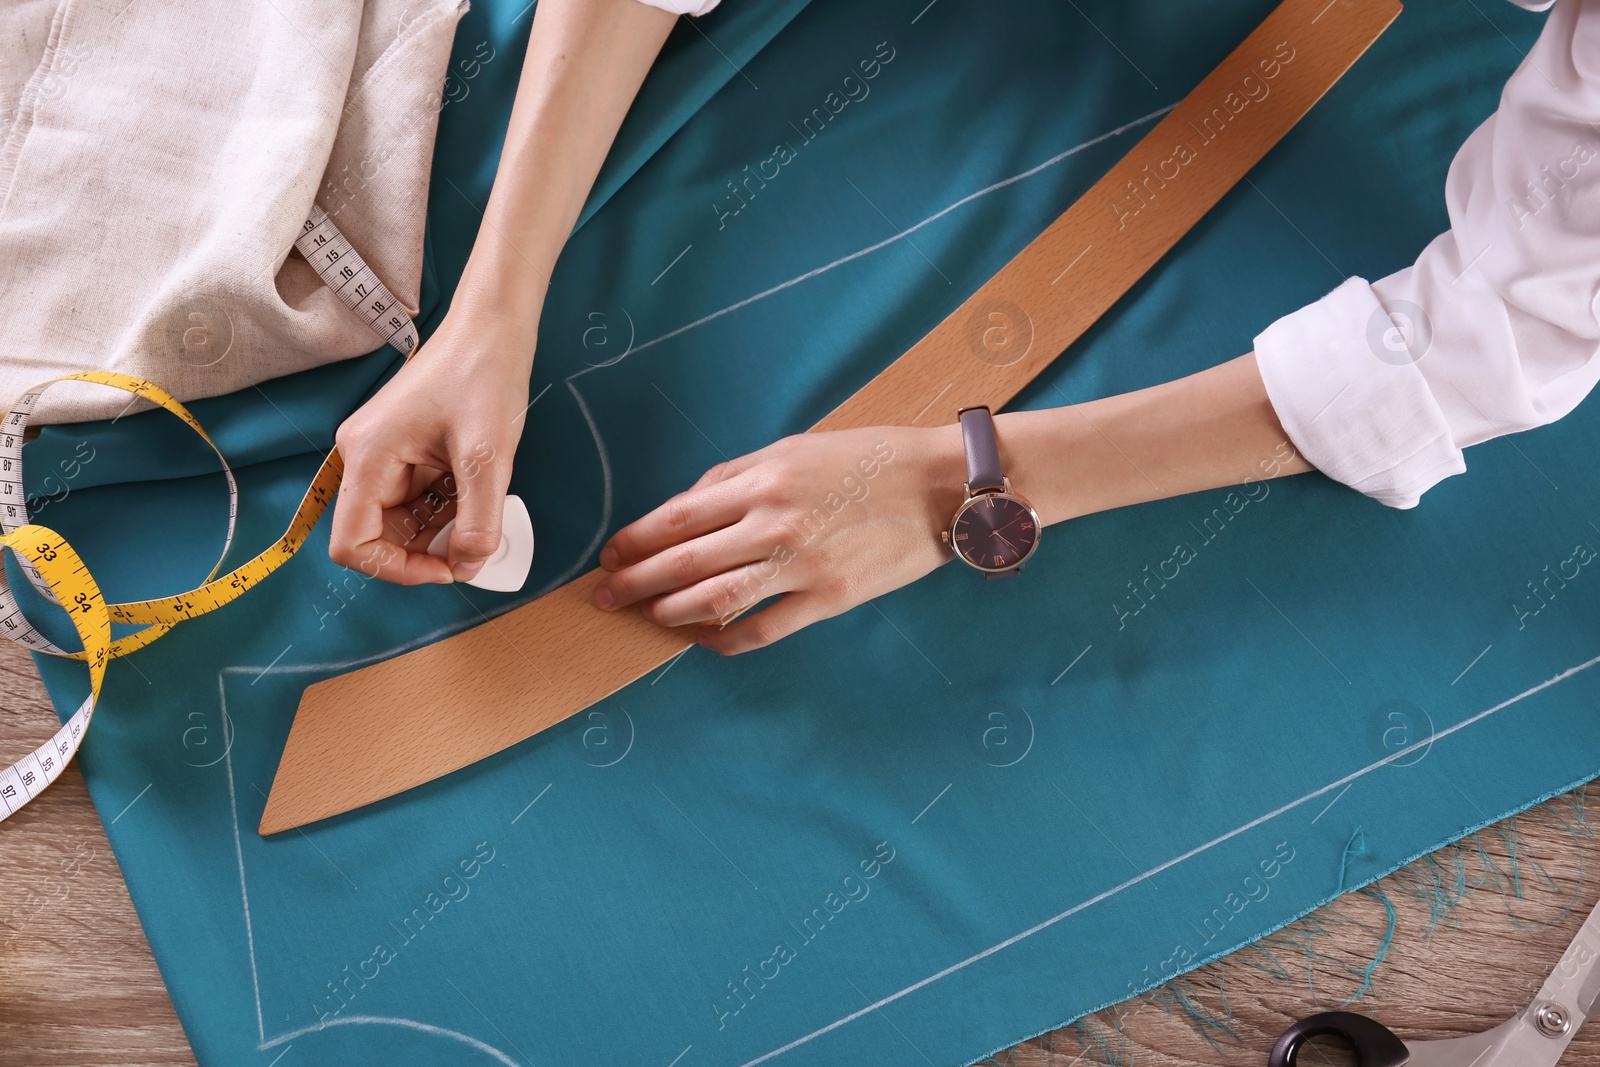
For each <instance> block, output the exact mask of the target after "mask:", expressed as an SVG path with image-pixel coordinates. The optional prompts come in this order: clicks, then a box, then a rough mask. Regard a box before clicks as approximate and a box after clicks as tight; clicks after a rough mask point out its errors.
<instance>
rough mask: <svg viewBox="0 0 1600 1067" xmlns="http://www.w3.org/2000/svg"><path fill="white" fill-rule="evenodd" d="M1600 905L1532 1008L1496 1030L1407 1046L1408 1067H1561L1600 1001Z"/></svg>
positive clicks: (1583, 926) (1574, 940)
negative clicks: (1569, 1045) (1570, 1044)
mask: <svg viewBox="0 0 1600 1067" xmlns="http://www.w3.org/2000/svg"><path fill="white" fill-rule="evenodd" d="M1597 960H1600V904H1597V905H1595V908H1594V910H1593V911H1591V912H1589V917H1588V918H1587V919H1585V920H1584V921H1583V925H1582V926H1581V927H1579V928H1578V934H1577V936H1576V937H1574V938H1573V939H1572V943H1571V944H1569V945H1568V946H1567V950H1566V951H1565V952H1563V953H1562V954H1561V960H1560V961H1559V962H1558V963H1557V964H1556V966H1555V970H1553V971H1551V972H1550V976H1549V977H1548V978H1546V979H1545V980H1544V984H1543V985H1542V986H1540V987H1539V995H1538V996H1536V997H1534V998H1533V1002H1532V1003H1531V1004H1529V1005H1528V1006H1527V1007H1526V1008H1523V1009H1522V1010H1521V1011H1519V1012H1517V1014H1516V1015H1513V1016H1512V1017H1511V1018H1509V1019H1507V1020H1506V1021H1505V1022H1503V1023H1501V1024H1500V1025H1499V1026H1496V1027H1495V1028H1494V1029H1492V1030H1485V1031H1484V1032H1483V1033H1481V1034H1472V1035H1470V1036H1467V1037H1453V1038H1449V1039H1448V1040H1444V1041H1407V1042H1406V1049H1407V1051H1409V1052H1410V1054H1411V1056H1410V1058H1409V1059H1408V1060H1407V1061H1406V1067H1555V1064H1556V1063H1557V1062H1559V1061H1560V1059H1561V1055H1562V1053H1564V1052H1566V1050H1567V1043H1568V1042H1570V1041H1571V1040H1572V1035H1573V1034H1575V1033H1577V1032H1578V1027H1580V1026H1582V1025H1583V1024H1584V1023H1585V1022H1587V1021H1588V1019H1589V1015H1590V1013H1591V1012H1592V1011H1593V1009H1594V1005H1595V1000H1596V998H1597V997H1600V969H1597V968H1596V966H1595V963H1596V961H1597Z"/></svg>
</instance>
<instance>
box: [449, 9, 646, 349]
mask: <svg viewBox="0 0 1600 1067" xmlns="http://www.w3.org/2000/svg"><path fill="white" fill-rule="evenodd" d="M675 19H676V16H674V15H672V14H670V13H668V12H665V11H662V10H660V9H658V8H655V7H651V6H648V5H646V4H641V3H639V2H638V0H540V2H539V4H538V6H537V7H536V8H535V9H534V16H533V29H532V31H531V34H530V36H529V41H528V54H527V58H526V60H525V61H524V63H523V74H522V80H521V82H520V83H519V84H518V86H517V96H516V102H515V104H514V105H513V107H512V110H511V121H510V125H509V126H508V127H507V130H506V140H505V149H504V151H503V153H502V155H501V157H500V164H499V167H498V169H497V170H496V171H495V182H494V191H493V192H492V193H491V194H490V196H489V203H488V205H487V207H486V208H485V209H484V213H483V225H482V227H481V228H480V230H479V231H478V237H477V240H476V242H475V243H474V245H473V247H472V254H471V256H470V258H469V259H468V261H467V266H466V269H465V271H464V272H463V274H462V278H461V284H460V287H459V289H458V290H457V294H456V298H455V302H456V303H457V304H462V303H465V304H467V305H468V307H470V308H473V309H481V310H483V311H485V312H486V313H489V314H493V315H497V316H511V317H514V318H516V319H517V320H518V324H519V325H520V326H522V327H523V328H525V329H527V330H528V331H529V332H530V334H531V333H532V332H533V331H534V330H535V329H536V328H537V325H538V321H539V310H540V307H541V306H542V304H543V300H544V293H545V289H546V287H547V286H548V285H549V281H550V273H551V271H552V270H553V269H554V267H555V262H556V259H557V257H558V256H559V255H560V254H561V248H562V246H563V245H564V244H565V243H566V240H567V237H568V235H569V234H571V232H572V228H573V226H574V225H576V223H577V219H578V214H579V212H580V211H582V209H583V203H584V200H585V199H586V198H587V197H588V195H589V190H590V187H591V186H592V185H593V184H594V180H595V176H596V175H597V174H598V173H599V171H600V165H601V163H602V162H604V160H605V157H606V153H607V151H609V150H610V147H611V142H612V140H613V139H614V138H615V136H616V133H617V130H618V128H619V127H620V126H621V125H622V119H623V116H624V115H626V114H627V111H628V107H629V105H630V104H631V103H632V102H633V98H634V96H635V95H636V94H637V92H638V89H639V86H640V84H641V83H642V82H643V81H644V77H645V74H646V73H647V72H648V71H649V69H650V64H651V63H652V62H653V61H654V59H655V57H656V54H657V53H658V52H659V51H660V50H661V46H662V44H663V43H664V42H665V41H666V39H667V34H668V33H669V32H671V30H672V26H673V23H674V21H675ZM529 355H530V356H531V352H530V353H529Z"/></svg>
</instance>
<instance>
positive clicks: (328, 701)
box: [260, 0, 1400, 834]
mask: <svg viewBox="0 0 1600 1067" xmlns="http://www.w3.org/2000/svg"><path fill="white" fill-rule="evenodd" d="M1399 13H1400V4H1399V3H1398V2H1397V0H1284V3H1282V4H1281V5H1279V7H1278V8H1276V9H1275V10H1274V11H1273V12H1272V14H1271V15H1269V16H1268V17H1267V19H1266V21H1264V22H1263V23H1262V24H1261V25H1260V26H1259V27H1257V28H1256V30H1255V31H1254V32H1253V33H1251V34H1250V36H1249V37H1248V38H1246V39H1245V41H1244V43H1243V44H1241V45H1240V46H1239V47H1238V48H1237V49H1235V50H1234V51H1233V52H1232V53H1231V54H1230V55H1229V56H1228V57H1227V58H1226V59H1225V60H1223V62H1222V64H1221V65H1220V66H1218V67H1217V69H1216V70H1214V71H1213V72H1212V73H1211V74H1210V75H1208V76H1207V77H1206V79H1205V80H1204V81H1202V82H1201V83H1200V84H1199V85H1198V86H1196V87H1195V89H1194V90H1193V91H1192V92H1190V93H1189V95H1188V96H1186V97H1185V98H1184V99H1183V100H1182V101H1181V102H1180V103H1179V104H1178V105H1177V106H1176V107H1174V108H1173V109H1172V110H1171V111H1170V112H1169V113H1168V114H1167V115H1166V117H1165V118H1163V119H1162V120H1161V122H1160V123H1158V124H1157V125H1156V126H1155V127H1154V128H1153V129H1152V130H1151V131H1150V132H1149V133H1148V134H1146V135H1145V137H1144V138H1142V139H1141V140H1140V141H1139V143H1138V144H1136V145H1135V146H1134V147H1133V148H1132V150H1130V151H1129V152H1128V154H1127V155H1126V156H1124V157H1123V158H1122V160H1121V161H1120V162H1118V163H1117V164H1116V165H1115V166H1114V167H1112V168H1111V170H1110V172H1108V173H1107V174H1106V175H1105V177H1103V178H1101V179H1100V180H1099V181H1098V182H1096V183H1095V185H1094V186H1093V187H1092V188H1090V189H1089V191H1088V192H1086V193H1085V194H1084V195H1083V196H1082V197H1081V198H1080V199H1079V200H1078V202H1077V203H1075V204H1074V205H1073V206H1072V207H1071V208H1070V209H1068V210H1067V212H1066V213H1065V214H1064V215H1062V216H1061V217H1060V218H1059V219H1057V220H1056V221H1055V222H1054V223H1052V224H1051V226H1050V227H1049V228H1048V229H1047V230H1045V232H1044V233H1043V234H1041V235H1040V236H1039V237H1038V238H1037V239H1035V240H1034V241H1033V242H1032V243H1031V244H1029V245H1028V246H1027V247H1026V248H1024V249H1023V250H1022V251H1021V252H1020V253H1018V254H1017V256H1016V258H1014V259H1013V260H1012V261H1011V262H1010V263H1008V264H1006V266H1005V267H1004V268H1003V269H1001V271H1000V272H999V273H998V274H996V275H995V276H994V277H993V278H992V279H990V280H989V281H988V282H987V283H985V284H984V285H983V286H982V287H981V288H980V289H979V290H978V291H977V292H976V293H974V294H973V295H972V296H971V297H970V298H968V299H967V300H966V302H965V303H963V304H962V305H961V306H960V307H958V308H957V309H956V310H955V311H953V312H951V313H950V315H949V316H948V317H947V318H946V319H945V320H944V321H943V322H941V323H940V324H939V325H938V326H937V327H935V328H934V330H933V331H932V332H931V333H929V334H928V335H927V336H926V337H924V338H923V339H922V340H921V341H919V342H918V343H917V344H916V345H914V346H913V347H912V348H911V350H910V351H908V352H907V353H906V354H905V355H903V356H901V357H900V358H899V359H897V360H896V361H895V362H894V363H892V364H890V366H889V367H888V368H887V369H885V370H884V371H883V372H882V373H881V374H879V375H878V376H877V377H875V378H873V379H872V380H871V381H870V382H868V383H867V384H866V385H865V386H863V387H862V389H861V390H860V391H859V392H857V393H856V394H855V395H853V396H852V397H850V399H848V400H846V401H845V402H844V403H843V404H841V405H840V406H839V407H838V408H837V409H836V410H834V411H833V412H832V413H831V414H829V415H828V416H827V417H826V418H824V419H823V420H822V421H821V422H819V423H817V425H816V426H814V427H812V429H813V430H834V429H844V428H847V427H860V426H873V425H884V424H916V423H918V422H919V421H924V422H928V423H934V422H943V421H946V420H947V419H949V418H952V417H953V415H954V412H955V411H956V409H957V408H958V407H961V406H965V405H973V404H988V405H989V406H990V407H991V408H999V407H1001V406H1003V405H1004V404H1005V403H1006V402H1007V401H1009V400H1010V399H1011V398H1012V397H1013V396H1015V395H1016V394H1017V393H1018V392H1019V391H1020V390H1021V389H1022V388H1023V386H1025V385H1027V384H1028V382H1030V381H1031V380H1032V379H1033V378H1034V376H1035V375H1037V374H1038V373H1039V372H1040V371H1041V370H1043V369H1044V368H1045V367H1046V366H1048V365H1049V364H1050V362H1051V361H1052V360H1054V359H1055V357H1056V356H1057V355H1059V354H1060V353H1061V351H1062V350H1063V349H1065V348H1066V347H1067V346H1068V345H1070V344H1071V343H1072V342H1073V341H1075V340H1076V339H1077V338H1078V337H1079V336H1080V335H1081V334H1082V333H1083V332H1084V331H1085V330H1086V329H1088V328H1089V326H1090V325H1091V324H1092V323H1093V322H1094V321H1095V320H1096V319H1098V318H1099V317H1100V316H1101V315H1102V314H1104V313H1105V311H1106V310H1107V309H1108V308H1110V307H1111V305H1112V304H1114V303H1115V302H1116V301H1117V299H1118V298H1120V297H1121V296H1122V294H1123V293H1125V292H1127V291H1128V289H1129V288H1130V287H1131V286H1132V285H1133V284H1134V282H1136V281H1137V280H1138V279H1139V278H1140V277H1141V276H1142V275H1143V274H1144V273H1145V272H1146V271H1147V270H1149V269H1150V268H1151V267H1152V266H1153V265H1154V264H1155V263H1156V261H1157V260H1158V259H1160V258H1161V257H1162V256H1163V255H1164V254H1165V253H1166V252H1167V250H1168V249H1170V248H1171V247H1172V246H1173V245H1174V244H1176V243H1177V241H1178V239H1179V238H1181V237H1182V236H1183V235H1184V234H1185V233H1186V232H1188V230H1189V228H1190V227H1191V226H1193V225H1194V224H1195V223H1196V222H1197V221H1199V219H1200V218H1201V216H1203V215H1204V214H1205V213H1206V212H1207V211H1208V210H1210V208H1211V207H1212V205H1214V204H1215V203H1216V202H1217V201H1218V200H1220V199H1221V198H1222V195H1223V194H1224V193H1226V192H1227V191H1228V190H1229V189H1231V188H1232V187H1233V186H1234V185H1235V183H1237V182H1238V181H1239V179H1241V178H1243V177H1244V175H1245V174H1246V172H1248V171H1249V170H1250V168H1251V167H1253V166H1254V165H1255V164H1256V163H1257V162H1258V161H1259V160H1260V159H1261V157H1262V156H1264V155H1265V154H1266V152H1267V150H1268V149H1270V148H1271V147H1272V146H1273V145H1274V144H1276V143H1277V142H1278V140H1279V139H1280V138H1281V137H1282V136H1283V135H1284V134H1285V133H1287V132H1288V130H1289V129H1290V128H1291V127H1292V126H1293V125H1294V124H1295V123H1296V122H1297V121H1299V119H1300V117H1301V116H1302V115H1304V114H1305V113H1306V112H1307V111H1308V110H1309V109H1310V108H1311V106H1312V105H1313V104H1314V103H1316V101H1317V100H1318V99H1320V98H1321V96H1322V94H1323V93H1325V92H1326V91H1327V90H1328V89H1329V88H1330V87H1331V86H1332V85H1333V84H1334V83H1335V82H1336V81H1338V80H1339V78H1340V76H1341V75H1343V74H1344V72H1345V71H1346V70H1348V69H1349V68H1350V65H1351V64H1352V63H1354V62H1355V61H1356V60H1357V59H1358V58H1359V57H1360V56H1361V54H1362V53H1363V52H1364V51H1366V49H1367V47H1368V46H1369V45H1370V44H1371V43H1372V42H1373V41H1374V40H1376V39H1377V37H1378V35H1379V34H1381V33H1382V32H1383V31H1384V29H1385V28H1387V27H1388V25H1389V23H1390V22H1392V21H1393V20H1394V18H1395V16H1397V15H1398V14H1399ZM601 574H602V572H600V571H598V570H595V571H590V572H589V573H588V574H585V575H583V576H582V577H580V578H576V579H574V580H573V581H571V582H569V583H568V584H566V585H564V586H562V587H561V588H559V589H557V590H555V591H554V592H551V593H549V594H547V595H546V596H543V597H540V598H539V599H538V600H535V601H534V602H533V603H531V604H528V605H525V606H524V607H521V608H519V609H517V610H515V611H512V612H509V613H507V614H505V615H502V616H500V617H499V618H497V619H495V620H493V621H492V622H489V623H485V624H483V625H480V626H478V627H475V628H474V629H471V630H468V631H466V632H465V633H461V634H457V635H456V636H454V637H450V638H446V639H445V640H443V641H440V642H438V643H436V644H433V645H429V646H426V647H424V648H420V649H417V650H415V651H413V652H408V653H406V654H405V655H402V656H397V657H395V658H394V659H391V660H388V661H386V662H384V663H379V664H375V665H373V666H370V667H365V668H362V669H360V670H357V671H354V672H352V673H349V674H345V675H342V676H340V677H336V678H330V679H328V680H326V681H322V682H318V683H317V684H315V685H313V686H311V687H310V688H308V689H307V690H306V692H305V695H304V696H303V697H302V698H301V701H300V709H299V712H298V714H297V715H296V717H295V721H294V725H293V727H292V728H291V729H290V731H289V739H288V743H287V744H286V746H285V747H284V752H283V757H282V760H281V761H280V762H279V764H278V770H277V775H276V777H275V778H274V780H273V783H272V792H271V794H270V795H269V797H268V798H267V804H266V810H265V811H264V813H263V815H262V818H261V825H260V832H261V833H263V834H272V833H278V832H280V831H282V830H288V829H290V828H292V827H296V826H301V825H304V824H305V823H309V822H314V821H316V820H318V819H325V818H327V817H329V816H332V815H338V814H340V813H342V812H346V811H350V810H352V809H354V808H358V807H361V806H362V805H365V804H370V803H372V802H374V801H377V800H382V799H383V798H385V797H389V796H393V795H394V794H396V793H399V792H402V791H404V790H406V789H410V788H412V787H413V786H418V785H421V784H423V783H424V782H429V781H432V780H433V779H435V778H438V777H440V776H441V775H444V774H448V773H449V772H451V771H454V770H458V769H460V768H462V767H465V766H467V765H468V764H470V763H474V762H476V761H478V760H481V759H483V758H485V757H487V756H492V755H493V754H495V753H496V752H499V751H501V750H502V749H505V748H509V747H510V746H511V745H514V744H516V743H517V742H519V741H522V740H525V739H527V738H529V737H531V736H533V735H534V734H536V733H538V732H539V731H541V730H544V729H546V728H548V727H550V726H553V725H555V724H556V723H558V722H561V721H562V720H563V719H566V718H568V717H569V716H572V715H575V714H577V713H578V712H580V711H582V710H583V709H584V708H587V707H589V706H590V705H591V704H593V703H595V702H596V701H598V700H601V699H603V698H605V697H607V696H609V695H610V694H612V693H614V692H616V691H617V690H619V689H621V688H622V687H623V686H625V685H628V684H629V683H630V682H633V681H634V680H636V679H638V678H639V677H641V676H642V675H644V674H646V673H647V672H649V671H650V670H652V669H654V668H656V667H659V666H660V665H661V664H663V663H665V662H666V661H667V660H669V659H671V658H672V657H673V656H675V655H677V654H678V653H680V652H682V651H684V650H685V649H686V648H688V647H689V646H690V645H692V644H693V643H694V636H693V630H694V628H693V627H683V628H680V629H677V630H668V629H663V628H661V627H658V626H656V625H655V624H653V623H650V622H647V621H645V619H644V618H643V617H642V616H640V615H639V614H638V613H637V612H636V611H619V612H603V611H600V610H599V609H597V608H595V607H593V606H592V605H591V604H590V603H589V595H590V593H591V591H592V590H593V589H594V586H595V584H596V583H597V582H598V581H599V579H600V577H601Z"/></svg>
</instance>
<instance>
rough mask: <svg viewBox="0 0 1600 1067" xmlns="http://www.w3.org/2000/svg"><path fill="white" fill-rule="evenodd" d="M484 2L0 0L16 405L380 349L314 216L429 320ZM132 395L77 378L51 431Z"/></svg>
mask: <svg viewBox="0 0 1600 1067" xmlns="http://www.w3.org/2000/svg"><path fill="white" fill-rule="evenodd" d="M466 7H467V4H466V0H366V3H365V4H363V3H361V2H360V0H237V2H231V3H216V2H213V0H187V2H180V0H132V2H129V0H0V404H4V405H9V403H10V401H11V400H12V399H13V398H15V397H16V396H17V395H18V394H20V393H21V392H22V391H23V390H24V389H26V388H27V387H28V386H30V385H33V384H35V383H37V382H40V381H43V380H45V379H48V378H52V377H55V376H57V375H60V374H66V373H71V372H73V371H79V370H89V369H103V370H116V371H121V372H124V373H127V374H132V375H136V376H138V377H141V378H148V379H150V380H151V381H154V382H155V383H157V384H158V385H161V386H162V387H164V388H166V389H167V390H168V391H170V392H171V393H173V394H174V395H176V396H177V397H178V398H179V399H183V400H190V399H195V398H198V397H205V396H215V395H218V394H221V393H228V392H233V391H234V390H237V389H241V388H245V387H247V386H250V385H252V384H255V383H257V382H261V381H264V380H266V379H268V378H275V377H278V376H280V375H284V374H289V373H291V372H294V371H299V370H304V369H306V368H308V367H313V366H317V365H320V364H324V363H328V362H331V361H333V360H339V359H347V358H349V357H351V356H356V355H360V354H362V353H365V352H370V351H372V350H373V349H374V348H376V347H377V346H378V341H377V339H376V337H375V336H374V334H373V333H372V332H371V331H370V330H369V329H368V328H367V326H366V325H365V324H364V323H363V322H362V321H361V320H360V319H358V318H357V317H356V316H355V315H354V314H353V313H352V312H350V311H349V310H348V309H347V308H346V307H345V306H344V305H343V304H342V303H340V302H339V300H338V299H337V298H336V297H335V296H334V295H333V293H332V292H331V291H329V290H328V289H327V288H326V287H325V286H324V285H323V284H322V283H321V281H320V280H319V279H318V278H317V276H316V274H315V273H314V272H313V271H312V269H311V268H310V266H309V265H308V264H306V262H305V261H304V260H303V259H301V258H300V256H299V255H298V254H294V255H290V251H291V248H292V246H293V242H294V240H295V238H296V237H297V236H298V235H299V233H300V229H301V226H302V223H303V222H304V221H305V218H306V215H307V213H308V212H309V211H310V209H311V205H312V202H313V199H315V200H316V201H317V202H319V203H321V204H322V205H323V207H324V208H325V209H326V210H327V211H328V212H329V214H330V215H332V216H333V217H334V220H335V222H336V223H337V224H338V225H339V227H340V229H342V230H343V231H344V233H345V235H346V236H347V237H348V238H349V239H350V241H351V243H352V244H353V245H355V247H356V248H357V250H358V251H359V252H360V253H361V254H362V255H363V256H364V257H365V258H366V260H367V262H368V263H369V264H370V265H371V266H372V268H373V270H374V271H376V272H377V274H378V276H379V277H380V278H382V279H383V280H384V282H385V283H386V284H387V285H388V286H389V288H390V289H391V290H393V292H394V294H395V296H396V297H398V298H399V300H400V302H401V303H402V304H404V305H405V306H406V308H407V310H408V311H410V312H412V313H415V311H416V307H417V299H418V288H419V285H420V281H421V275H422V238H423V224H424V211H425V207H426V199H427V191H428V171H429V163H430V159H431V156H432V153H433V142H434V134H435V131H436V129H437V119H438V112H439V108H440V101H441V94H442V90H443V86H444V81H445V76H446V73H447V69H446V68H447V66H448V64H449V60H450V48H451V43H452V40H453V38H454V35H455V29H456V23H457V22H458V21H459V19H460V18H461V16H462V14H463V13H464V12H465V10H466ZM127 404H128V397H127V395H126V394H124V393H118V392H114V391H112V390H110V389H106V388H104V387H98V386H90V385H84V384H79V383H68V384H64V385H61V386H57V387H56V388H54V389H52V390H51V392H50V393H49V395H48V396H47V397H46V399H45V402H44V404H43V405H42V406H41V413H40V414H41V418H42V419H44V420H45V421H52V422H63V421H73V420H79V419H89V418H108V417H114V416H116V415H117V414H118V413H120V412H121V411H123V410H124V409H126V408H127Z"/></svg>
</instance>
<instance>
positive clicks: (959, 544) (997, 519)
mask: <svg viewBox="0 0 1600 1067" xmlns="http://www.w3.org/2000/svg"><path fill="white" fill-rule="evenodd" d="M1038 543H1039V519H1038V516H1036V515H1035V514H1034V512H1033V509H1032V508H1030V507H1029V506H1028V505H1027V504H1026V503H1024V502H1023V501H1021V500H1019V499H1018V498H1016V497H1014V496H1010V495H1008V494H1004V493H987V494H984V495H983V496H978V497H974V498H973V499H971V500H969V501H967V503H966V505H965V506H964V507H963V508H962V509H961V510H960V511H959V512H958V513H957V514H956V519H955V522H953V523H952V524H951V526H950V547H952V548H954V549H955V550H956V554H957V555H959V556H960V557H961V558H962V559H964V560H966V561H967V562H968V563H970V564H972V566H974V567H977V568H978V569H979V570H985V571H1008V570H1011V569H1012V568H1014V567H1017V566H1019V565H1020V564H1021V563H1022V561H1023V560H1025V559H1027V558H1028V557H1029V556H1030V555H1032V554H1033V549H1034V547H1035V546H1036V545H1037V544H1038Z"/></svg>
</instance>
